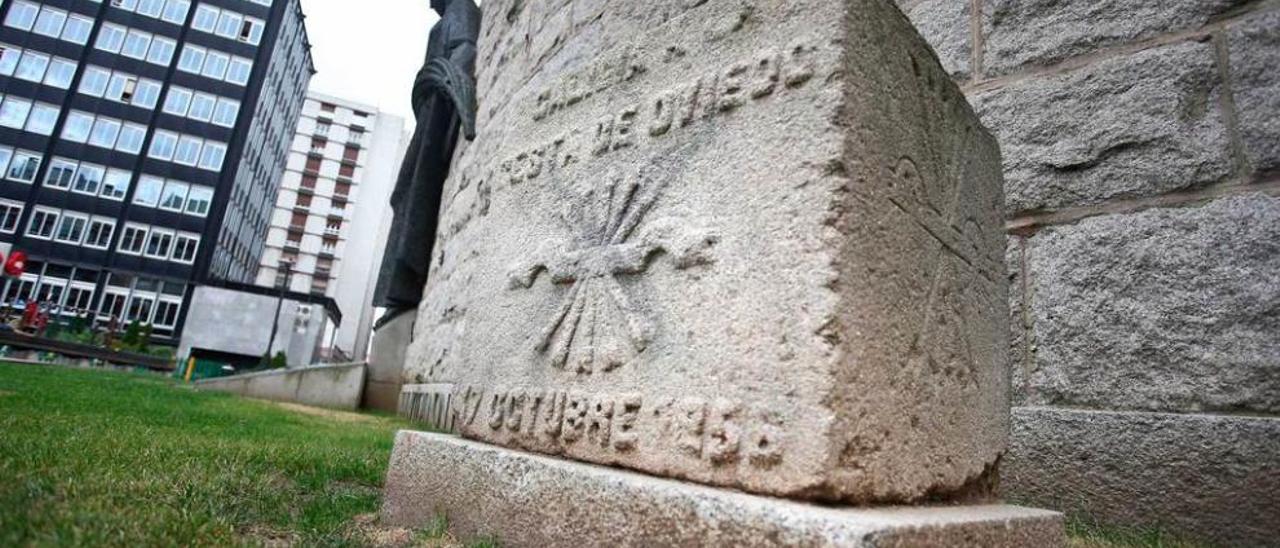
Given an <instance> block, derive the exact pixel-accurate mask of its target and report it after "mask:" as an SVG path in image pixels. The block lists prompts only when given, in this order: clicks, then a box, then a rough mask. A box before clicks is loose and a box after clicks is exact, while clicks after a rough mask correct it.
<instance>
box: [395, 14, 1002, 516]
mask: <svg viewBox="0 0 1280 548" xmlns="http://www.w3.org/2000/svg"><path fill="white" fill-rule="evenodd" d="M477 67H478V68H477V81H478V86H479V94H480V98H481V101H480V109H479V110H480V112H479V117H478V127H477V129H478V132H479V135H478V137H477V139H476V141H475V142H474V143H470V144H465V145H463V147H464V148H463V149H462V150H460V152H459V154H458V156H457V158H456V162H455V164H454V166H455V168H454V171H453V174H452V175H451V177H450V179H449V182H448V183H447V184H446V188H445V192H444V195H445V204H444V206H443V208H442V210H441V227H440V232H439V236H438V237H439V241H438V245H437V246H436V252H435V256H434V258H433V271H432V276H431V281H430V282H429V283H428V285H427V287H426V294H425V295H426V296H425V298H424V301H423V304H422V307H421V308H420V310H419V317H418V322H417V325H416V330H417V336H415V337H414V342H413V344H412V346H411V347H410V349H409V358H408V360H407V371H406V375H407V376H406V380H407V382H411V383H428V384H452V385H454V386H455V387H456V388H455V392H454V394H453V396H452V398H451V399H452V402H453V409H454V412H455V414H456V415H455V417H454V418H455V424H456V426H457V428H458V429H459V431H460V432H461V433H462V435H463V436H465V437H468V438H472V439H476V440H482V441H485V442H489V443H493V444H498V445H503V446H508V447H515V448H521V449H526V450H531V451H536V452H540V453H546V454H552V455H562V456H565V457H568V458H573V459H578V460H584V461H590V462H596V463H602V464H609V465H616V466H622V467H628V468H633V469H637V470H642V471H645V472H649V473H653V474H657V475H662V476H668V477H676V478H682V479H688V480H693V481H697V482H702V483H707V484H711V485H717V486H727V487H734V488H739V489H743V490H746V491H750V492H755V493H764V494H772V495H780V496H789V497H796V498H805V499H820V500H827V501H846V502H860V503H862V502H910V501H918V500H922V499H925V498H934V499H939V498H948V497H958V496H960V495H974V494H982V493H986V492H988V490H989V489H990V486H991V483H992V481H991V480H992V479H993V476H994V471H995V466H996V463H997V461H998V458H999V456H1000V455H1001V453H1002V452H1003V451H1004V449H1005V447H1006V444H1007V431H1008V409H1009V394H1008V390H1009V388H1008V383H1009V380H1008V370H1007V357H1006V352H1007V348H1008V333H1009V330H1008V311H1007V304H1008V295H1007V278H1006V271H1005V266H1004V255H1005V248H1006V246H1005V244H1006V241H1005V237H1004V235H1003V233H1002V222H1001V211H1002V203H1003V198H1002V194H1001V192H1002V191H1001V186H1002V184H1001V183H1002V181H1001V170H1000V158H999V153H998V150H997V147H996V144H995V141H994V139H993V138H992V137H991V136H990V135H988V134H987V132H986V131H985V130H984V129H983V128H982V127H981V126H980V124H979V123H978V121H977V118H976V116H975V115H974V113H973V112H972V110H971V109H970V108H969V106H968V104H967V103H966V102H965V99H964V97H963V95H962V94H961V93H960V91H959V90H958V89H957V87H956V86H955V85H954V84H953V83H952V81H951V79H950V78H949V77H948V75H947V73H946V72H945V71H944V70H943V68H942V67H941V66H940V64H939V62H938V60H937V57H936V56H935V55H934V54H933V53H932V52H931V51H930V50H929V49H928V46H927V45H926V44H925V42H924V41H923V40H922V39H920V38H919V36H918V35H917V34H916V33H915V31H914V29H912V27H911V25H910V23H909V22H908V20H907V19H906V17H905V16H904V15H902V13H901V12H900V11H899V10H898V9H897V8H896V7H895V6H894V5H893V3H892V2H891V0H844V1H838V2H833V1H830V0H802V1H792V2H743V1H740V0H658V1H654V2H611V3H609V2H602V1H598V0H596V1H592V0H576V1H567V2H566V1H563V0H556V1H551V0H546V1H523V2H517V1H510V0H509V1H503V2H494V3H486V4H485V15H484V24H483V30H482V32H481V40H480V52H479V59H478V64H477Z"/></svg>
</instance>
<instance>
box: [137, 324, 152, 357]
mask: <svg viewBox="0 0 1280 548" xmlns="http://www.w3.org/2000/svg"><path fill="white" fill-rule="evenodd" d="M153 331H155V327H153V326H152V325H151V324H149V323H148V324H143V325H142V337H141V338H139V339H138V351H139V352H146V351H147V349H149V348H151V335H152V332H153Z"/></svg>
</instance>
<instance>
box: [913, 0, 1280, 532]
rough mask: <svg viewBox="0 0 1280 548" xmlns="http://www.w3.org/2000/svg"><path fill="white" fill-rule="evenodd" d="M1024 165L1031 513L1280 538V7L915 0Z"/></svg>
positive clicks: (1016, 276) (1023, 485) (1023, 345)
mask: <svg viewBox="0 0 1280 548" xmlns="http://www.w3.org/2000/svg"><path fill="white" fill-rule="evenodd" d="M898 4H899V6H900V7H901V8H902V9H903V11H904V12H905V13H906V14H907V15H908V17H910V18H911V20H912V22H913V23H915V25H916V27H917V28H918V29H919V30H920V31H921V33H922V34H923V35H924V36H925V38H926V39H928V40H929V41H930V42H931V43H932V44H933V46H934V47H935V48H936V49H937V51H938V55H939V57H940V58H941V60H942V62H943V65H944V66H945V67H947V69H948V70H949V71H950V72H951V74H952V76H953V78H955V79H956V80H957V81H958V82H959V83H960V84H961V86H962V88H963V89H964V90H965V92H966V94H967V95H968V97H969V100H970V102H972V103H973V105H974V108H975V110H976V111H977V112H978V113H979V115H980V116H981V117H982V120H983V122H984V123H985V124H986V125H987V126H988V127H990V128H991V130H992V132H993V133H994V134H995V135H996V137H997V138H998V139H999V140H1000V144H1001V148H1002V150H1003V153H1004V164H1005V177H1006V187H1005V188H1006V194H1007V201H1006V203H1007V210H1006V214H1007V219H1008V228H1009V234H1010V238H1009V240H1010V244H1009V252H1008V263H1009V267H1010V272H1009V274H1010V276H1009V277H1010V283H1011V286H1012V287H1011V291H1010V295H1011V302H1010V309H1011V310H1010V313H1011V317H1012V319H1013V322H1012V323H1013V327H1014V331H1013V334H1012V343H1013V344H1012V348H1011V355H1012V362H1013V380H1014V397H1015V400H1014V404H1015V406H1017V407H1015V410H1014V414H1013V447H1012V450H1011V454H1010V455H1009V458H1008V459H1007V460H1006V461H1005V464H1006V466H1005V474H1004V482H1003V486H1004V490H1005V494H1006V496H1007V497H1009V498H1010V499H1011V500H1015V501H1018V502H1020V503H1025V504H1031V505H1035V506H1045V507H1051V508H1056V509H1062V510H1067V511H1070V512H1073V513H1076V514H1078V515H1082V516H1085V517H1088V518H1091V519H1097V520H1099V521H1101V522H1103V523H1107V524H1112V525H1128V526H1139V527H1159V528H1161V529H1163V530H1165V531H1169V532H1173V533H1176V534H1181V535H1186V536H1190V537H1193V538H1199V539H1202V540H1206V541H1210V542H1214V543H1222V544H1225V545H1269V544H1271V543H1274V542H1275V541H1276V539H1277V538H1280V497H1278V496H1277V492H1278V491H1280V487H1278V486H1280V336H1278V335H1277V334H1280V282H1277V279H1278V278H1277V272H1280V198H1277V196H1280V69H1277V67H1280V1H1277V0H1165V1H1153V0H1105V1H1099V0H898Z"/></svg>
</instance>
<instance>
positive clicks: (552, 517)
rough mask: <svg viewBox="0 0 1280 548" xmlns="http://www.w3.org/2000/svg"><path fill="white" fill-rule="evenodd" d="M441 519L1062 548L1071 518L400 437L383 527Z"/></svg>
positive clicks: (473, 528)
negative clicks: (837, 503)
mask: <svg viewBox="0 0 1280 548" xmlns="http://www.w3.org/2000/svg"><path fill="white" fill-rule="evenodd" d="M440 516H443V517H445V518H446V519H447V520H448V522H449V529H450V530H451V531H452V532H453V533H454V534H455V535H458V536H459V537H461V538H489V539H493V540H494V541H496V542H497V543H499V544H501V545H502V546H535V547H539V548H545V547H553V546H571V547H581V546H733V547H741V546H844V547H892V546H899V547H907V546H948V547H960V546H972V547H982V548H998V547H1026V546H1044V547H1050V546H1062V545H1063V543H1064V542H1065V539H1064V538H1063V527H1062V515H1061V514H1058V513H1056V512H1047V511H1044V510H1035V509H1031V508H1022V507H1018V506H1009V505H998V504H990V505H972V506H948V505H941V506H934V507H885V508H845V509H837V508H830V507H823V506H816V505H810V504H803V503H799V502H794V501H786V500H779V499H775V498H769V497H760V496H751V495H747V494H743V493H737V492H733V491H727V490H722V489H712V488H708V487H703V486H700V485H693V484H689V483H685V482H679V481H672V480H668V479H662V478H654V477H650V476H645V475H642V474H636V473H633V472H627V471H622V470H611V469H607V468H602V467H599V466H591V465H588V464H581V463H576V462H568V461H563V460H560V459H553V458H546V457H540V456H536V455H530V454H528V453H523V452H520V451H513V450H508V449H503V448H499V447H493V446H488V445H484V444H479V443H475V442H469V441H466V440H460V439H458V438H454V437H449V436H443V435H439V434H427V433H420V432H402V433H400V435H399V436H398V437H397V438H396V446H395V451H394V452H393V453H392V457H391V469H390V473H389V474H388V476H387V490H386V496H385V497H384V502H383V506H382V514H381V517H382V522H383V523H385V524H387V525H391V526H397V527H409V528H419V527H424V526H426V525H427V524H429V523H432V522H433V521H434V520H436V519H438V517H440Z"/></svg>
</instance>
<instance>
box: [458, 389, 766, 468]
mask: <svg viewBox="0 0 1280 548" xmlns="http://www.w3.org/2000/svg"><path fill="white" fill-rule="evenodd" d="M453 402H454V413H456V417H455V418H456V420H457V421H458V425H459V427H460V428H461V429H462V431H463V432H464V433H467V432H471V433H475V434H480V437H482V438H485V437H491V436H509V437H510V439H513V440H514V441H517V442H523V443H524V444H526V445H529V446H531V447H533V448H535V449H539V450H546V449H552V450H554V451H555V452H564V451H569V450H572V449H573V448H574V446H575V445H578V444H582V445H583V446H584V447H583V448H584V449H590V448H598V449H600V450H608V451H616V452H619V453H628V452H632V451H637V450H641V449H643V448H644V446H645V444H655V445H661V446H664V448H674V449H675V450H677V451H678V452H679V453H680V454H683V455H685V456H687V457H689V458H693V459H699V460H702V461H704V462H706V463H709V464H711V465H715V466H721V465H729V464H733V463H738V462H743V461H745V462H746V463H748V464H749V465H751V466H755V467H758V468H769V467H773V466H776V465H777V464H779V463H781V462H782V459H783V457H784V454H785V447H786V439H785V438H786V433H785V431H784V424H783V421H782V419H781V418H780V417H779V416H777V414H775V413H771V412H768V411H765V410H757V409H750V408H748V407H747V406H744V405H742V404H741V403H738V402H734V401H730V400H727V399H724V398H717V399H713V400H706V399H702V398H683V399H675V398H662V399H660V401H657V402H655V403H653V404H648V403H647V402H645V401H644V398H643V397H641V396H640V395H638V394H621V395H605V394H586V393H583V392H578V391H556V390H550V391H540V390H523V389H515V390H500V391H493V392H486V391H485V390H484V389H483V388H479V387H459V388H457V389H455V392H454V397H453ZM477 429H478V430H477Z"/></svg>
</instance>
